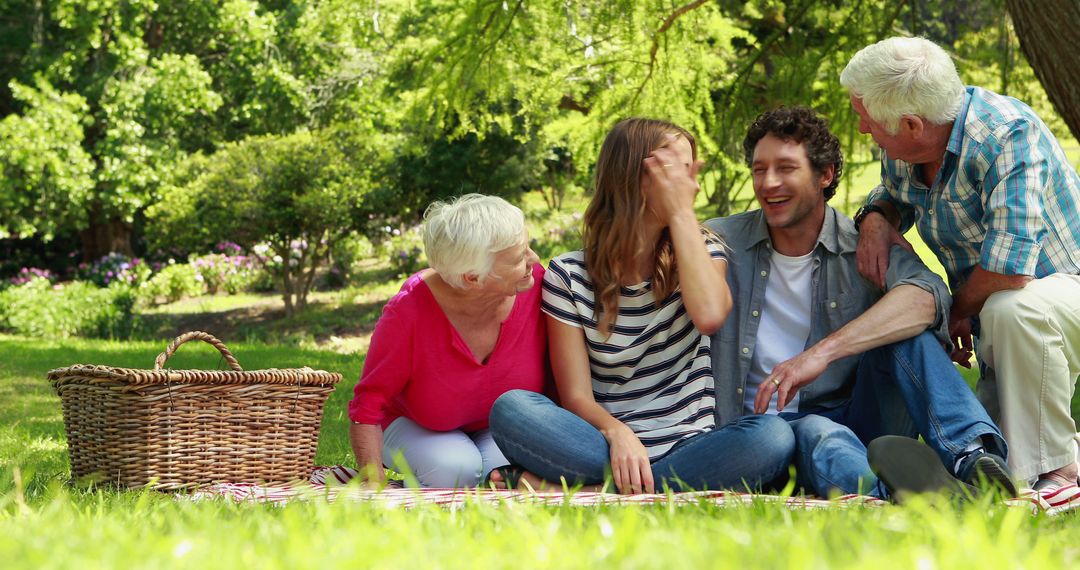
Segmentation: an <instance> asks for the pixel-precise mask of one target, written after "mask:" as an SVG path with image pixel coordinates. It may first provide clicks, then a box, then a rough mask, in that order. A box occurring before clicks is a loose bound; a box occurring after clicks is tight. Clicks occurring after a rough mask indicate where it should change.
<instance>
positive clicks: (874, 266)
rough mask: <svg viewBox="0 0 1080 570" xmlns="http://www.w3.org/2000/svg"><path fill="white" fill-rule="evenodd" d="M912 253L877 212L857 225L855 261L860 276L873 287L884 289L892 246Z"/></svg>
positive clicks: (897, 233) (911, 248)
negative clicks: (898, 246)
mask: <svg viewBox="0 0 1080 570" xmlns="http://www.w3.org/2000/svg"><path fill="white" fill-rule="evenodd" d="M897 244H898V245H900V246H901V247H903V248H904V249H906V250H908V251H911V252H914V251H915V248H914V247H912V246H911V243H910V242H908V240H907V239H905V238H904V236H902V235H900V232H899V231H897V230H896V228H894V227H893V226H892V224H890V223H889V221H888V220H886V219H885V216H882V215H881V214H879V213H877V212H871V213H869V214H867V215H866V217H865V218H863V219H862V222H861V223H860V224H859V246H858V249H856V250H855V261H856V263H857V266H858V268H859V273H860V274H862V276H863V277H865V278H866V279H867V280H868V281H870V282H871V283H873V284H874V285H876V286H878V287H880V288H882V289H884V288H885V272H886V271H887V270H888V269H889V250H890V249H891V248H892V246H893V245H897Z"/></svg>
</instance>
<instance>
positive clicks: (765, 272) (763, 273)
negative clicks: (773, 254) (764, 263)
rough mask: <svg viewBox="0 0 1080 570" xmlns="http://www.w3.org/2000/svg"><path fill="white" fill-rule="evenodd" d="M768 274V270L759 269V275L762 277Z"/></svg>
mask: <svg viewBox="0 0 1080 570" xmlns="http://www.w3.org/2000/svg"><path fill="white" fill-rule="evenodd" d="M768 274H769V272H768V271H765V270H762V271H761V276H762V277H765V276H766V275H768Z"/></svg>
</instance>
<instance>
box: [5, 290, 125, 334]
mask: <svg viewBox="0 0 1080 570" xmlns="http://www.w3.org/2000/svg"><path fill="white" fill-rule="evenodd" d="M135 300H136V295H135V290H134V289H133V288H132V287H131V286H129V285H127V284H124V283H119V282H114V283H113V284H111V285H109V286H108V287H106V288H100V287H97V286H95V285H94V284H92V283H87V282H85V281H73V282H70V283H66V284H62V285H53V284H52V283H50V282H49V280H48V279H44V278H40V277H39V278H34V279H32V280H30V281H28V282H27V283H24V284H22V285H18V286H15V287H10V288H8V289H5V290H3V291H0V328H4V329H7V330H10V331H12V332H15V333H17V334H21V335H26V336H33V337H45V338H67V337H73V336H84V337H97V338H112V339H125V338H128V337H130V336H131V333H132V330H133V329H134V326H135Z"/></svg>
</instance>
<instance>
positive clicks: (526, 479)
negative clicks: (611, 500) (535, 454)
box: [488, 470, 610, 492]
mask: <svg viewBox="0 0 1080 570" xmlns="http://www.w3.org/2000/svg"><path fill="white" fill-rule="evenodd" d="M488 480H489V481H491V484H492V486H494V487H495V488H496V489H506V488H507V486H506V481H505V480H504V479H503V476H502V473H500V472H499V471H498V470H495V471H492V472H491V475H488ZM562 489H563V486H562V483H561V482H558V481H555V482H551V481H547V480H545V479H541V478H540V477H539V476H537V475H535V474H533V473H532V472H529V471H525V470H522V472H521V478H520V479H518V484H517V489H516V490H518V491H561V490H562ZM572 489H573V490H575V491H586V492H600V491H603V490H605V489H604V486H603V485H584V486H581V487H572ZM608 491H609V492H610V489H609V490H608Z"/></svg>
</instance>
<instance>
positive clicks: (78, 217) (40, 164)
mask: <svg viewBox="0 0 1080 570" xmlns="http://www.w3.org/2000/svg"><path fill="white" fill-rule="evenodd" d="M9 86H10V88H11V90H12V93H13V95H14V97H15V99H16V100H17V101H19V102H20V103H21V104H22V105H24V106H25V111H24V112H23V113H22V114H21V115H19V114H11V115H8V116H6V117H4V118H3V120H0V238H6V237H8V236H17V237H28V236H32V235H35V234H41V235H43V236H45V237H46V239H48V238H50V237H51V236H53V235H55V234H56V232H57V231H59V230H61V229H62V228H64V227H67V226H74V225H79V224H82V223H85V221H86V205H87V203H88V201H89V199H90V196H91V193H90V191H91V188H92V187H93V178H92V176H91V174H92V172H93V169H94V165H93V163H92V160H91V156H90V154H88V153H87V152H86V151H85V150H84V149H83V147H82V146H81V143H82V139H83V125H82V121H83V118H84V116H85V113H86V112H87V105H86V101H85V100H84V99H83V98H82V97H81V96H79V95H77V94H74V93H60V92H58V91H57V90H56V89H54V88H53V87H52V86H51V85H49V84H48V82H46V81H44V80H39V81H38V82H37V86H36V87H29V86H25V85H22V84H20V83H18V82H15V81H12V82H11V84H10V85H9Z"/></svg>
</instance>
